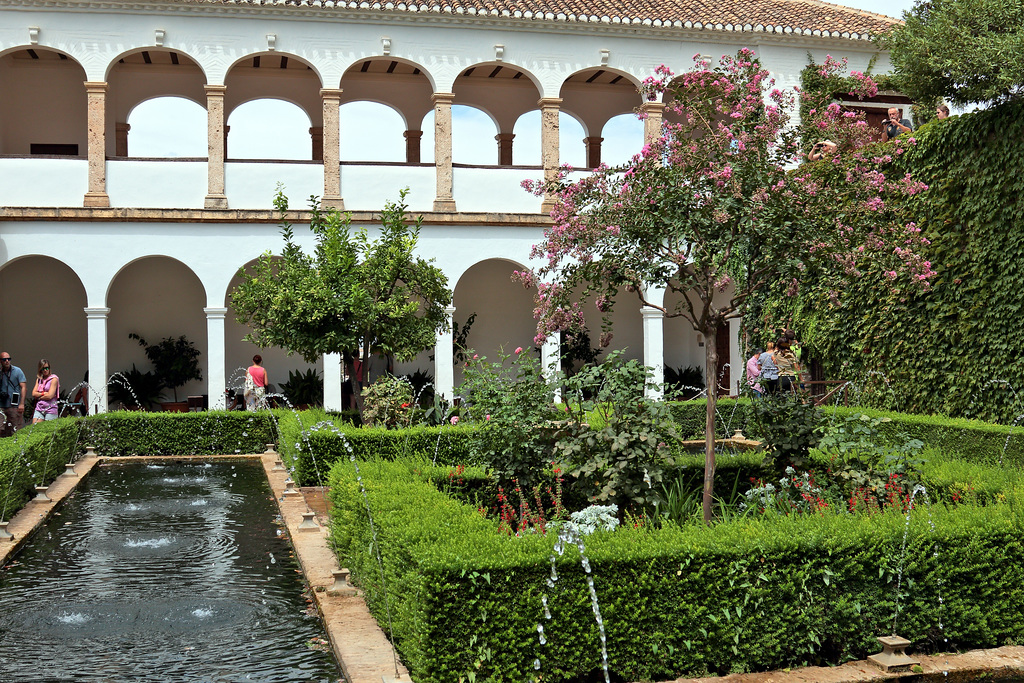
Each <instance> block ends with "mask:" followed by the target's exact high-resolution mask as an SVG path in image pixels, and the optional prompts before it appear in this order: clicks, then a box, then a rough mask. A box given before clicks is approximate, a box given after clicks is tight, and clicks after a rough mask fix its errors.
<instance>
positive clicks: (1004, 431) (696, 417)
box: [672, 399, 1024, 466]
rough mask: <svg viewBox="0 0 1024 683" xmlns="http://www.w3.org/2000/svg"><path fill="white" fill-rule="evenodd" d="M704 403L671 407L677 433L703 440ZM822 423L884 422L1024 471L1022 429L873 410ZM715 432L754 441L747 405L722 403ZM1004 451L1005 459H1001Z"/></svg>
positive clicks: (842, 411)
mask: <svg viewBox="0 0 1024 683" xmlns="http://www.w3.org/2000/svg"><path fill="white" fill-rule="evenodd" d="M706 411H707V403H706V402H705V401H704V400H695V401H686V402H682V403H673V404H672V415H673V417H674V418H675V420H676V422H677V424H678V425H679V431H680V433H681V434H684V435H686V436H688V437H690V438H701V437H702V436H703V434H704V422H705V414H706ZM822 412H823V413H824V415H825V417H826V419H829V420H837V421H842V420H844V419H846V417H847V416H848V415H852V414H854V413H862V414H864V415H869V416H871V417H887V418H889V419H890V420H891V422H886V423H883V424H882V425H880V427H879V429H880V431H881V432H882V433H883V434H888V435H893V436H895V435H897V434H906V435H907V436H908V437H910V438H915V439H920V440H921V441H923V442H924V443H925V444H927V445H928V446H931V447H933V448H938V449H940V450H942V451H943V452H945V453H947V454H949V455H955V456H958V457H961V458H963V459H965V460H970V461H974V462H983V463H993V464H994V463H997V462H999V460H1000V459H1002V461H1003V462H1004V463H1007V464H1011V465H1016V466H1021V465H1024V426H1020V425H1018V426H1005V425H996V424H991V423H988V422H981V421H979V420H966V419H962V418H949V417H942V416H938V415H911V414H907V413H894V412H887V411H884V410H874V409H872V408H861V407H853V408H848V407H845V406H828V407H823V408H822ZM715 429H716V432H717V436H718V437H719V438H725V437H727V436H732V433H733V431H734V430H736V429H741V430H743V433H744V434H745V435H747V436H749V437H752V438H757V427H756V426H755V425H754V424H753V423H752V422H751V415H750V402H749V401H748V400H745V399H739V400H736V399H720V400H719V401H718V419H717V420H716V421H715ZM1004 448H1005V454H1004Z"/></svg>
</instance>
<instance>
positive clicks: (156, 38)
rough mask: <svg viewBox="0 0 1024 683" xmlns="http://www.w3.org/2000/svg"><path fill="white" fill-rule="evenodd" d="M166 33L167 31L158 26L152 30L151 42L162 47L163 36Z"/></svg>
mask: <svg viewBox="0 0 1024 683" xmlns="http://www.w3.org/2000/svg"><path fill="white" fill-rule="evenodd" d="M166 35H167V32H166V31H164V30H163V29H162V28H158V29H157V30H155V31H153V44H154V45H156V46H157V47H163V46H164V36H166Z"/></svg>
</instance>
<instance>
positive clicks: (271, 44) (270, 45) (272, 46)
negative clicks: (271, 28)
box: [267, 33, 277, 52]
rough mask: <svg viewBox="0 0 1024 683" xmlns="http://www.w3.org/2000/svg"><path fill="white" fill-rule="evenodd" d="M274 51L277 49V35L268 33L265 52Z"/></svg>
mask: <svg viewBox="0 0 1024 683" xmlns="http://www.w3.org/2000/svg"><path fill="white" fill-rule="evenodd" d="M276 49H277V34H276V33H268V34H267V50H269V51H270V52H273V51H274V50H276Z"/></svg>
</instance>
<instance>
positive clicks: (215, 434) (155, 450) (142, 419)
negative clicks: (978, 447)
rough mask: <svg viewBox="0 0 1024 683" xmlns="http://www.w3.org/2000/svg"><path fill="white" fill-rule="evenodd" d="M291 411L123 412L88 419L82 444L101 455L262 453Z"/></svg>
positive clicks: (275, 437)
mask: <svg viewBox="0 0 1024 683" xmlns="http://www.w3.org/2000/svg"><path fill="white" fill-rule="evenodd" d="M291 415H292V413H291V412H290V411H286V410H280V411H273V413H271V412H267V411H260V412H255V413H250V412H242V411H223V410H211V411H208V412H207V411H204V412H195V413H144V412H136V411H125V410H119V411H114V412H110V413H104V414H101V415H93V416H90V417H88V418H86V425H85V434H83V437H82V446H83V448H84V446H87V445H88V446H95V447H96V452H97V453H98V454H99V455H105V456H128V455H214V454H232V453H262V452H263V451H264V450H266V445H267V444H268V443H276V442H277V435H276V433H277V429H276V428H275V426H274V418H276V419H277V420H288V419H294V418H291Z"/></svg>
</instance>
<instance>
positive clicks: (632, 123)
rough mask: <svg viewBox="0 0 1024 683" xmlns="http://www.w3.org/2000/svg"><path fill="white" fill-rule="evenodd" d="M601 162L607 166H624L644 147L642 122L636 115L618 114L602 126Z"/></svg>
mask: <svg viewBox="0 0 1024 683" xmlns="http://www.w3.org/2000/svg"><path fill="white" fill-rule="evenodd" d="M601 137H602V138H604V142H602V143H601V162H602V163H605V164H608V165H609V166H618V165H620V164H624V163H626V162H628V161H629V160H630V159H632V158H633V156H634V155H636V154H639V153H640V150H642V149H643V146H644V122H643V121H641V120H640V119H638V118H637V117H636V114H619V115H618V116H613V117H612V118H610V119H609V120H608V122H607V123H606V124H604V128H603V129H602V131H601Z"/></svg>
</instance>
